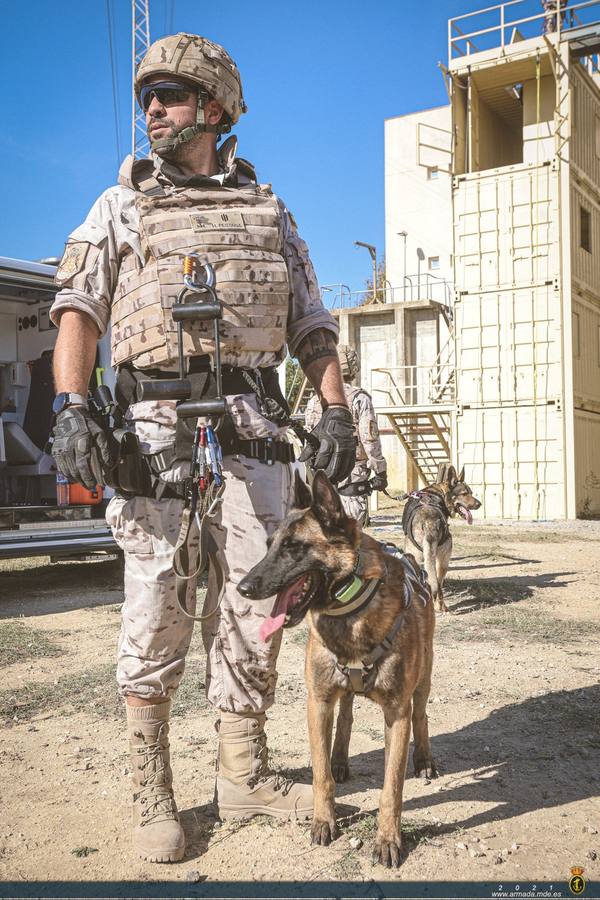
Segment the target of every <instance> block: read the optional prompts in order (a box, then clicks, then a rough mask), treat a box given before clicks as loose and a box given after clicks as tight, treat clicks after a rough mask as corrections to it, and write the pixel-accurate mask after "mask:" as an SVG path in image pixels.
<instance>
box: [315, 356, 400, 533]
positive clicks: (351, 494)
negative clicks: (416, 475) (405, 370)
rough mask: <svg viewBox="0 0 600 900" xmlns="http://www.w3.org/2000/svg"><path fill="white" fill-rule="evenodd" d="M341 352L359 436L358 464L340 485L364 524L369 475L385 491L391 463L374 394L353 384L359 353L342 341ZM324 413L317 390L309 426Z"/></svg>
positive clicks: (349, 509) (351, 511) (347, 503)
mask: <svg viewBox="0 0 600 900" xmlns="http://www.w3.org/2000/svg"><path fill="white" fill-rule="evenodd" d="M338 356H339V359H340V366H341V370H342V377H343V379H344V392H345V394H346V400H347V401H348V406H349V407H350V411H351V413H352V419H353V421H354V429H355V434H356V435H357V437H358V441H357V444H358V447H357V451H356V465H355V466H354V468H353V470H352V473H351V475H350V477H349V478H348V479H347V480H346V481H344V482H343V483H342V484H340V485H339V486H338V491H339V493H340V496H341V498H342V505H343V507H344V509H345V510H346V512H347V513H348V515H349V516H352V517H353V518H355V519H357V520H358V521H359V522H360V524H361V525H364V524H365V522H366V521H367V519H368V496H369V493H370V489H368V490H365V488H366V487H367V485H368V483H369V475H370V473H371V472H374V473H375V477H374V478H372V479H371V481H370V486H371V489H373V490H376V491H384V490H385V489H386V487H387V483H388V481H387V463H386V461H385V459H384V458H383V453H382V451H381V440H380V439H379V428H378V427H377V416H376V415H375V410H374V409H373V401H372V399H371V396H370V394H368V393H367V391H365V390H364V389H363V388H361V387H356V385H353V383H352V382H353V381H354V380H355V378H356V376H357V375H358V370H359V362H358V354H357V352H356V350H354V349H353V348H352V347H348V346H346V345H345V344H340V346H339V347H338ZM321 415H322V407H321V403H320V402H319V398H318V396H317V395H316V394H314V395H313V396H312V397H311V398H310V400H309V401H308V404H307V406H306V427H307V428H315V427H316V426H317V425H318V423H319V420H320V418H321Z"/></svg>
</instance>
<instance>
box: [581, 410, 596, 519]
mask: <svg viewBox="0 0 600 900" xmlns="http://www.w3.org/2000/svg"><path fill="white" fill-rule="evenodd" d="M575 471H576V496H577V515H578V516H592V515H594V516H597V515H600V416H599V415H595V414H594V413H585V412H582V411H581V410H576V411H575Z"/></svg>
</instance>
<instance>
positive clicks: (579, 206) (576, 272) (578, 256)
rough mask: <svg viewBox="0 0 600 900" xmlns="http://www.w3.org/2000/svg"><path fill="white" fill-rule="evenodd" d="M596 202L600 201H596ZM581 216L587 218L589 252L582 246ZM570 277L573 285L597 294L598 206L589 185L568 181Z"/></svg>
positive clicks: (599, 264)
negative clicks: (585, 215)
mask: <svg viewBox="0 0 600 900" xmlns="http://www.w3.org/2000/svg"><path fill="white" fill-rule="evenodd" d="M599 199H600V198H599ZM582 214H587V215H588V216H589V238H590V240H591V242H592V244H593V245H594V246H593V247H592V252H590V251H588V250H585V249H584V247H583V246H582V222H581V220H582ZM571 225H572V227H571V274H572V277H573V285H574V286H579V287H581V288H583V289H584V290H587V291H589V292H591V293H592V294H594V296H595V297H598V296H599V294H600V241H599V240H598V235H599V234H600V204H599V203H598V200H597V198H596V197H595V196H594V190H593V186H592V185H590V184H589V183H585V184H578V183H577V182H576V181H575V177H573V178H572V179H571Z"/></svg>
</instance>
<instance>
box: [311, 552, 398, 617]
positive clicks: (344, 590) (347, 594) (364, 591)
mask: <svg viewBox="0 0 600 900" xmlns="http://www.w3.org/2000/svg"><path fill="white" fill-rule="evenodd" d="M361 561H362V560H361V554H360V550H359V551H358V553H357V554H356V563H355V565H354V568H353V570H352V572H351V573H350V575H348V577H347V578H345V579H344V581H342V583H341V585H340V586H339V587H338V588H336V590H333V589H332V590H331V596H332V597H333V599H334V600H335V601H336V602H337V603H338V604H339V606H336V607H333V608H328V609H324V610H323V613H324V614H325V615H326V616H348V615H350V613H353V612H358V610H360V609H362V608H363V607H364V606H366V605H367V604H368V603H369V602H370V601H371V600H372V599H373V597H374V596H375V594H376V593H377V591H378V590H379V588H380V587H381V585H382V583H383V580H384V578H385V574H384V577H383V578H368V579H367V580H366V581H365V580H364V579H363V578H361V577H360V575H359V574H358V572H359V570H360V568H361Z"/></svg>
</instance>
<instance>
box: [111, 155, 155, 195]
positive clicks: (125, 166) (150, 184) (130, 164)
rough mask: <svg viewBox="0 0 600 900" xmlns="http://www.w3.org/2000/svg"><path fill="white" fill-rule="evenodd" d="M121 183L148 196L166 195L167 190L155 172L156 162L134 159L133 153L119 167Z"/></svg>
mask: <svg viewBox="0 0 600 900" xmlns="http://www.w3.org/2000/svg"><path fill="white" fill-rule="evenodd" d="M119 184H122V185H125V187H129V188H131V189H132V190H134V191H138V192H139V193H141V194H145V195H146V196H147V197H159V196H164V194H165V191H164V188H163V187H162V185H161V184H160V182H159V180H158V179H157V177H156V176H155V174H154V163H153V161H152V160H151V159H134V158H133V156H131V154H130V155H129V156H126V157H125V159H124V160H123V163H122V165H121V168H120V169H119Z"/></svg>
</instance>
